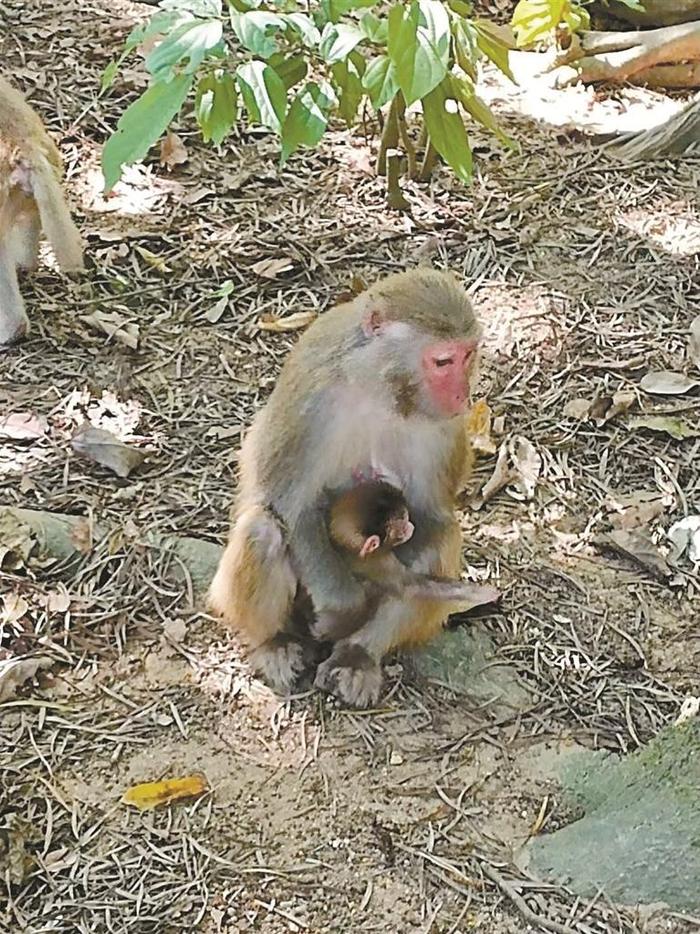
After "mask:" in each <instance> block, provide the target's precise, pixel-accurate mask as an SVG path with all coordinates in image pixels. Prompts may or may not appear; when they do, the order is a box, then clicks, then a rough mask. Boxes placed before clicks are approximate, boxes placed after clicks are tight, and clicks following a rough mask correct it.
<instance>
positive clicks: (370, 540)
mask: <svg viewBox="0 0 700 934" xmlns="http://www.w3.org/2000/svg"><path fill="white" fill-rule="evenodd" d="M380 545H381V540H380V538H379V536H378V535H370V536H368V537H367V538H366V539H365V543H364V545H363V546H362V548H360V557H361V558H366V557H367V555H371V554H372V552H373V551H376V550H377V548H379V546H380Z"/></svg>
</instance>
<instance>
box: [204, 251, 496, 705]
mask: <svg viewBox="0 0 700 934" xmlns="http://www.w3.org/2000/svg"><path fill="white" fill-rule="evenodd" d="M479 338H480V329H479V326H478V324H477V322H476V319H475V317H474V312H473V311H472V307H471V305H470V303H469V300H468V298H467V296H466V293H465V292H464V290H463V289H462V288H461V287H460V286H459V285H458V283H457V281H456V280H455V278H454V277H453V276H452V275H450V274H448V273H443V272H438V271H435V270H430V269H416V270H413V271H409V272H404V273H400V274H398V275H393V276H390V277H389V278H387V279H384V280H383V281H380V282H378V283H377V284H376V285H375V286H374V287H373V288H370V289H369V290H368V291H367V292H365V293H363V294H362V295H359V296H358V297H357V298H356V299H354V300H353V301H351V302H349V303H347V304H344V305H340V306H338V307H336V308H333V309H332V310H330V311H328V312H327V313H326V314H324V315H322V316H321V317H320V318H318V319H317V320H316V321H315V322H314V324H313V325H312V326H311V327H310V328H309V330H308V331H307V332H306V333H305V334H304V335H303V336H302V338H301V340H300V341H299V343H298V344H297V346H296V347H295V348H294V350H293V351H292V352H291V353H290V355H289V357H288V358H287V361H286V362H285V364H284V366H283V368H282V371H281V373H280V376H279V379H278V381H277V384H276V386H275V388H274V390H273V392H272V395H271V396H270V398H269V400H268V402H267V404H266V405H265V407H264V408H263V409H262V410H261V411H260V412H259V413H258V415H257V417H256V419H255V421H254V423H253V425H252V427H251V430H250V432H249V433H248V435H247V437H246V439H245V441H244V443H243V448H242V450H241V463H240V466H241V473H240V482H239V490H238V497H237V502H236V505H235V510H234V522H233V527H232V530H231V534H230V538H229V542H228V545H227V546H226V549H225V551H224V554H223V556H222V559H221V562H220V564H219V568H218V570H217V572H216V575H215V577H214V580H213V582H212V586H211V590H210V602H211V606H212V609H213V610H214V611H215V612H217V613H219V614H220V615H221V616H223V617H224V619H225V620H226V621H227V622H228V623H229V624H230V626H231V627H232V628H233V629H235V630H236V632H238V633H239V634H240V635H241V636H242V637H243V639H244V640H245V641H246V642H247V643H248V645H249V647H250V649H251V660H252V662H253V664H254V665H255V666H256V667H257V669H258V670H259V672H260V673H261V674H262V675H263V676H264V677H265V678H266V679H267V680H268V681H269V682H270V683H271V684H272V686H273V687H275V688H276V689H277V690H279V691H282V692H285V691H288V690H289V689H290V688H291V687H292V686H293V685H294V683H295V681H296V679H297V677H298V675H299V674H300V673H301V671H302V669H303V667H304V664H305V656H304V649H303V642H302V640H301V639H300V637H299V635H298V628H299V627H298V624H299V606H300V603H303V600H300V599H299V598H300V596H304V595H308V597H310V600H311V603H312V605H313V609H314V616H315V620H314V622H313V624H312V627H311V631H312V634H313V636H314V638H315V639H316V640H318V641H325V642H331V643H333V650H332V652H331V655H330V657H329V658H327V659H326V660H325V661H324V662H322V663H321V665H319V667H318V671H317V673H316V681H315V684H316V686H317V687H319V688H320V689H322V690H326V691H330V692H331V693H333V694H335V695H337V696H338V697H340V698H341V699H342V700H344V701H346V702H347V703H349V704H353V705H357V706H367V705H369V704H372V703H374V702H376V700H377V699H378V697H379V694H380V691H381V685H382V672H381V665H380V663H381V659H382V657H383V656H384V655H385V654H386V653H387V652H388V651H390V650H391V649H393V648H396V647H399V646H401V647H405V646H409V645H415V644H418V643H421V642H424V641H426V640H428V639H430V638H431V637H432V636H434V635H435V634H436V633H437V632H439V630H440V629H441V627H442V624H443V621H444V619H445V617H446V616H447V614H448V613H449V611H450V606H449V605H448V604H445V603H443V602H441V601H437V600H425V599H419V598H417V597H415V596H411V595H410V593H409V594H396V595H392V596H391V597H390V598H387V599H384V600H382V601H380V603H379V605H378V606H377V610H376V612H375V613H374V614H372V615H371V616H370V618H369V619H366V618H363V614H362V612H361V610H362V608H363V607H364V606H365V602H366V596H367V593H366V587H367V584H366V582H365V581H363V580H362V579H360V578H358V577H357V576H355V575H354V574H353V573H352V569H351V564H350V562H349V560H348V556H347V555H346V554H344V553H343V552H342V551H341V550H339V549H337V548H336V547H334V545H333V543H332V542H331V540H330V537H329V533H328V527H327V522H326V517H327V506H328V502H327V494H326V491H327V490H341V489H343V488H346V487H348V486H349V485H350V484H351V482H352V479H351V478H352V477H353V476H354V475H356V474H357V473H358V472H362V473H367V474H369V475H372V473H373V472H375V473H376V472H379V473H380V474H383V475H385V476H388V477H391V478H392V480H393V481H395V482H396V485H398V486H399V487H400V489H401V491H402V493H403V494H404V496H405V499H406V502H407V503H408V506H409V509H410V514H411V519H412V521H413V523H414V524H415V532H414V533H413V535H412V536H411V538H410V539H409V540H408V541H406V542H405V543H403V544H402V545H400V546H398V547H397V548H396V549H395V551H394V554H395V555H396V556H397V557H398V558H399V560H400V561H401V562H402V563H403V564H405V565H406V566H407V567H408V568H410V569H411V570H413V571H415V572H417V573H424V574H430V575H436V576H439V577H453V578H454V577H456V576H457V574H458V571H459V564H460V552H461V534H460V529H459V525H458V523H457V520H456V517H455V511H454V510H455V499H456V496H457V494H458V492H459V491H460V489H461V487H462V485H463V482H464V480H465V479H466V474H467V469H468V466H469V465H470V461H471V457H470V449H469V445H468V441H467V437H466V430H465V423H464V419H463V418H461V417H460V416H462V414H463V413H464V410H465V408H466V406H467V405H468V403H469V399H470V388H471V382H472V381H473V379H474V377H475V370H476V367H475V364H476V358H477V348H478V342H479Z"/></svg>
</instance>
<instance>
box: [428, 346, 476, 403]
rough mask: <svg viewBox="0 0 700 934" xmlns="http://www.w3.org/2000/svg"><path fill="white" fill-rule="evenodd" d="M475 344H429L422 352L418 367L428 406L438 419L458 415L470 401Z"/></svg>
mask: <svg viewBox="0 0 700 934" xmlns="http://www.w3.org/2000/svg"><path fill="white" fill-rule="evenodd" d="M477 347H478V341H476V340H454V341H440V342H439V343H437V344H431V345H430V346H429V347H427V348H426V349H425V350H424V351H423V356H422V360H421V363H422V367H423V378H424V380H425V386H426V389H427V392H428V396H429V397H430V400H431V402H432V403H433V405H434V406H435V408H436V409H437V410H438V412H440V413H441V414H442V415H444V416H447V417H450V416H452V415H459V413H460V412H461V411H462V410H463V409H464V408H465V406H466V405H467V404H468V403H469V401H470V388H471V387H470V384H471V376H472V370H473V368H474V363H475V360H476V351H477Z"/></svg>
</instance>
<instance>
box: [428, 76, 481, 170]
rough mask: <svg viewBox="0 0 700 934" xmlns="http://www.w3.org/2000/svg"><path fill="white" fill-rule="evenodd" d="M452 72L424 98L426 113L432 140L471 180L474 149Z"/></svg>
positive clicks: (454, 168)
mask: <svg viewBox="0 0 700 934" xmlns="http://www.w3.org/2000/svg"><path fill="white" fill-rule="evenodd" d="M455 96H456V95H455V91H454V89H453V87H452V81H451V78H450V76H449V75H448V76H447V77H446V78H445V79H444V80H443V81H442V82H441V83H440V84H439V85H438V86H437V87H436V88H434V89H433V90H432V91H431V92H430V93H429V94H427V95H426V96H425V97H424V98H423V100H422V102H421V103H422V105H423V116H424V119H425V127H426V129H427V131H428V136H429V137H430V142H431V143H432V144H433V146H434V147H435V148H436V149H437V151H438V152H439V153H440V155H441V156H442V158H443V159H444V160H445V162H447V164H448V165H449V166H450V167H451V168H452V171H453V172H454V173H455V175H456V176H457V178H459V179H461V181H463V182H465V183H466V184H469V182H470V181H471V177H472V151H471V148H470V147H469V140H468V138H467V131H466V129H465V128H464V122H463V121H462V116H461V114H460V112H459V107H458V105H457V101H456V100H455Z"/></svg>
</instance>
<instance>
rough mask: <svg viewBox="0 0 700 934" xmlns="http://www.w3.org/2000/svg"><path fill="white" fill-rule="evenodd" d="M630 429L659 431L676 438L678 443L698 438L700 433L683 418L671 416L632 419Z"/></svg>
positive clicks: (648, 416)
mask: <svg viewBox="0 0 700 934" xmlns="http://www.w3.org/2000/svg"><path fill="white" fill-rule="evenodd" d="M627 427H628V428H632V429H634V428H648V429H649V431H659V432H662V433H663V434H666V435H669V437H671V438H675V439H676V441H683V439H684V438H697V437H698V435H700V431H697V430H696V429H695V428H691V426H690V425H689V424H688V423H687V422H684V421H683V419H682V418H674V417H673V416H670V415H641V416H639V417H638V418H633V419H630V421H629V422H628V424H627Z"/></svg>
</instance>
